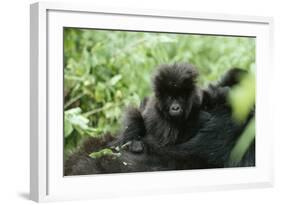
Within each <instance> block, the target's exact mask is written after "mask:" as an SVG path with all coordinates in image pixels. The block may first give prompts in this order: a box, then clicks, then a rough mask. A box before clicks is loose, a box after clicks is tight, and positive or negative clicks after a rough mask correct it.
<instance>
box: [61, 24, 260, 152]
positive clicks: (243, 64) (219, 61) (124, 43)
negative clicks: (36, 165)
mask: <svg viewBox="0 0 281 205" xmlns="http://www.w3.org/2000/svg"><path fill="white" fill-rule="evenodd" d="M175 62H187V63H191V64H193V65H195V66H196V67H197V68H198V71H199V73H200V77H199V81H198V83H199V85H200V86H202V87H205V86H207V85H208V84H209V83H211V82H213V81H216V80H218V79H219V78H220V77H221V76H222V74H223V73H224V72H226V70H228V69H230V68H233V67H239V68H242V69H245V70H248V71H249V75H248V76H246V77H245V79H243V80H242V82H241V84H240V85H239V86H237V87H236V88H235V89H233V91H232V92H231V93H230V96H229V100H230V103H231V105H232V106H233V110H234V111H233V116H234V118H235V119H237V120H238V121H239V120H240V121H241V120H244V119H245V117H246V116H247V115H248V113H249V111H250V109H251V108H252V107H253V105H254V103H255V38H249V37H230V36H210V35H190V34H168V33H151V32H150V33H148V32H128V31H111V30H93V29H77V28H64V145H65V147H64V154H65V157H67V156H68V155H69V154H71V153H72V152H73V151H75V149H76V148H77V146H78V145H79V142H80V141H81V140H82V139H83V138H85V137H99V136H101V135H102V134H104V133H107V132H110V133H117V132H118V131H119V129H120V126H121V124H122V111H123V110H124V108H125V107H126V106H128V105H135V106H138V105H139V104H140V101H141V100H142V99H143V97H145V96H149V95H150V94H151V84H150V80H151V74H152V73H153V71H154V70H155V69H156V68H157V66H158V65H160V64H163V63H169V64H170V63H175ZM250 125H251V127H250V128H249V129H250V131H249V130H248V131H247V132H248V134H247V133H246V135H245V136H243V139H244V140H242V142H243V141H244V146H241V148H239V147H238V153H243V150H241V149H243V147H245V143H249V139H252V138H253V137H254V134H255V133H254V132H255V124H254V121H253V123H250ZM242 144H243V143H242ZM246 148H247V146H246Z"/></svg>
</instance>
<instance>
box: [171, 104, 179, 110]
mask: <svg viewBox="0 0 281 205" xmlns="http://www.w3.org/2000/svg"><path fill="white" fill-rule="evenodd" d="M179 109H180V106H179V105H174V106H172V110H173V111H178V110H179Z"/></svg>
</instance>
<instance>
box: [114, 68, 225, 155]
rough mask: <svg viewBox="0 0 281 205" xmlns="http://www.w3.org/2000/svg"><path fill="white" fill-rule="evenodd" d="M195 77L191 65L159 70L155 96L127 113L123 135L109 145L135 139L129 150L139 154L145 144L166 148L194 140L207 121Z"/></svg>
mask: <svg viewBox="0 0 281 205" xmlns="http://www.w3.org/2000/svg"><path fill="white" fill-rule="evenodd" d="M197 76H198V73H197V70H196V68H195V67H193V66H192V65H190V64H173V65H162V66H160V67H159V68H158V69H157V71H156V73H155V75H154V77H153V90H154V95H153V96H151V97H149V98H148V99H147V100H145V101H144V102H145V103H143V105H142V106H141V109H137V108H130V109H128V111H127V114H126V121H125V129H124V132H123V133H122V135H121V137H120V138H119V139H118V140H117V141H116V142H114V143H113V144H112V145H121V144H124V143H126V142H128V141H130V140H132V139H134V140H133V141H131V144H130V145H129V147H130V150H131V151H132V152H135V153H138V152H142V149H143V147H144V144H147V145H148V146H147V147H154V148H155V147H165V146H168V145H174V144H177V143H181V142H185V141H187V140H189V139H190V138H191V137H192V136H194V135H195V133H196V132H198V130H200V129H201V128H202V127H203V126H204V123H206V122H207V121H208V118H210V115H209V114H208V113H207V112H204V111H201V110H200V108H201V105H202V90H201V89H199V88H198V87H197V85H196V80H197ZM221 92H223V90H221ZM211 97H212V96H210V98H211ZM143 143H144V144H143Z"/></svg>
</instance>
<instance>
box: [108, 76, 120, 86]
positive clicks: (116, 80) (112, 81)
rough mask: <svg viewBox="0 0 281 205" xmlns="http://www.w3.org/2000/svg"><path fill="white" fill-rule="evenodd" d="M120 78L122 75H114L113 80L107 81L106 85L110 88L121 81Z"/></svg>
mask: <svg viewBox="0 0 281 205" xmlns="http://www.w3.org/2000/svg"><path fill="white" fill-rule="evenodd" d="M121 78H122V75H120V74H119V75H115V76H114V77H113V78H111V79H110V80H109V82H108V84H109V85H110V86H114V85H116V84H117V83H118V82H119V81H120V80H121Z"/></svg>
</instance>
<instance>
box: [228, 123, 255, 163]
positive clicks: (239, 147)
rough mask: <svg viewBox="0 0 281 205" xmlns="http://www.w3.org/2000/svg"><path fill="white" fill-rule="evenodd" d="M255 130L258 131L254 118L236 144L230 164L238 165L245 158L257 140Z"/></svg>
mask: <svg viewBox="0 0 281 205" xmlns="http://www.w3.org/2000/svg"><path fill="white" fill-rule="evenodd" d="M255 129H256V121H255V118H253V119H252V120H251V121H250V122H249V124H248V125H247V127H246V129H245V130H244V132H243V133H242V135H241V136H240V137H239V139H238V141H237V142H236V144H235V146H234V148H233V149H232V151H231V154H230V162H231V163H238V162H240V161H241V159H242V158H243V156H244V154H245V153H246V151H247V150H248V148H249V147H250V145H251V143H252V142H253V140H254V139H255Z"/></svg>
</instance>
